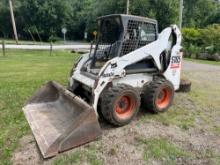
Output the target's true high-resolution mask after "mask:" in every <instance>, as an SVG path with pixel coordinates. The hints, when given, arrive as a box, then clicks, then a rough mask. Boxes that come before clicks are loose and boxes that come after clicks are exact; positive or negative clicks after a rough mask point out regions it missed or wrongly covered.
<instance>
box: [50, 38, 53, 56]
mask: <svg viewBox="0 0 220 165" xmlns="http://www.w3.org/2000/svg"><path fill="white" fill-rule="evenodd" d="M52 50H53V44H52V41H51V42H50V56H52Z"/></svg>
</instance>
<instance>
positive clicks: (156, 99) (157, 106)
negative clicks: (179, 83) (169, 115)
mask: <svg viewBox="0 0 220 165" xmlns="http://www.w3.org/2000/svg"><path fill="white" fill-rule="evenodd" d="M161 95H162V96H161ZM161 97H162V98H161ZM173 98H174V87H173V85H172V84H171V83H170V82H169V81H167V80H165V79H163V78H157V79H155V80H153V81H152V82H150V83H148V84H146V85H144V87H143V95H142V105H143V107H144V108H145V109H146V110H149V111H151V112H154V113H162V112H165V111H167V110H168V108H169V107H170V106H171V105H172V102H173Z"/></svg>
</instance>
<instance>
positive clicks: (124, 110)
mask: <svg viewBox="0 0 220 165" xmlns="http://www.w3.org/2000/svg"><path fill="white" fill-rule="evenodd" d="M139 107H140V96H139V93H138V92H137V91H136V90H135V89H134V88H133V87H131V86H129V85H125V84H119V85H117V86H115V87H111V88H109V89H107V90H105V91H104V93H103V95H102V102H101V113H102V115H103V117H104V118H105V119H106V120H107V121H108V122H109V123H111V124H113V125H116V126H123V125H126V124H128V123H129V122H130V121H131V120H132V119H133V118H134V117H135V116H136V114H137V112H138V110H139Z"/></svg>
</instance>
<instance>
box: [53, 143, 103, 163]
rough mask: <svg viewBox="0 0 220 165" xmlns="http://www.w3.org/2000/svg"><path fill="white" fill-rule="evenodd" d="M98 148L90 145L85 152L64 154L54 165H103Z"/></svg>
mask: <svg viewBox="0 0 220 165" xmlns="http://www.w3.org/2000/svg"><path fill="white" fill-rule="evenodd" d="M97 150H98V149H97V147H96V146H95V145H90V146H89V147H88V148H87V149H84V150H83V151H76V152H74V153H69V154H64V155H62V156H60V157H58V158H56V159H55V160H54V161H53V162H52V164H53V165H71V164H76V165H80V164H85V163H82V162H86V164H89V165H102V164H103V161H102V160H101V159H98V158H97V155H96V151H97Z"/></svg>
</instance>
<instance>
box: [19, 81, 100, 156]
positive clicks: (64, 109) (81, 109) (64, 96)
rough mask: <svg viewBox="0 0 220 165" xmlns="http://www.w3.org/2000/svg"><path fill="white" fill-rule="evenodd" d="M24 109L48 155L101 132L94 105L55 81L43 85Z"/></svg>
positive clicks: (42, 147) (80, 142)
mask: <svg viewBox="0 0 220 165" xmlns="http://www.w3.org/2000/svg"><path fill="white" fill-rule="evenodd" d="M23 111H24V114H25V117H26V119H27V121H28V123H29V125H30V127H31V129H32V132H33V134H34V137H35V139H36V141H37V144H38V146H39V149H40V151H41V153H42V155H43V157H44V158H49V157H52V156H55V155H57V154H58V153H59V152H62V151H65V150H68V149H71V148H74V147H77V146H79V145H82V144H85V143H88V142H90V141H92V140H94V139H96V138H97V137H98V136H100V135H101V129H100V126H99V123H98V120H97V116H96V114H95V111H94V110H93V108H92V107H91V106H90V105H88V104H87V103H86V102H85V101H83V100H82V99H80V98H79V97H77V96H76V95H74V94H73V93H71V92H70V91H68V90H66V89H65V88H64V87H62V86H61V85H59V84H58V83H56V82H54V81H51V82H48V83H47V84H46V85H45V86H43V87H42V88H41V89H40V90H39V91H38V92H37V93H36V94H35V95H34V96H33V97H32V98H31V99H30V100H29V101H28V102H27V104H26V105H25V106H24V107H23Z"/></svg>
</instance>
